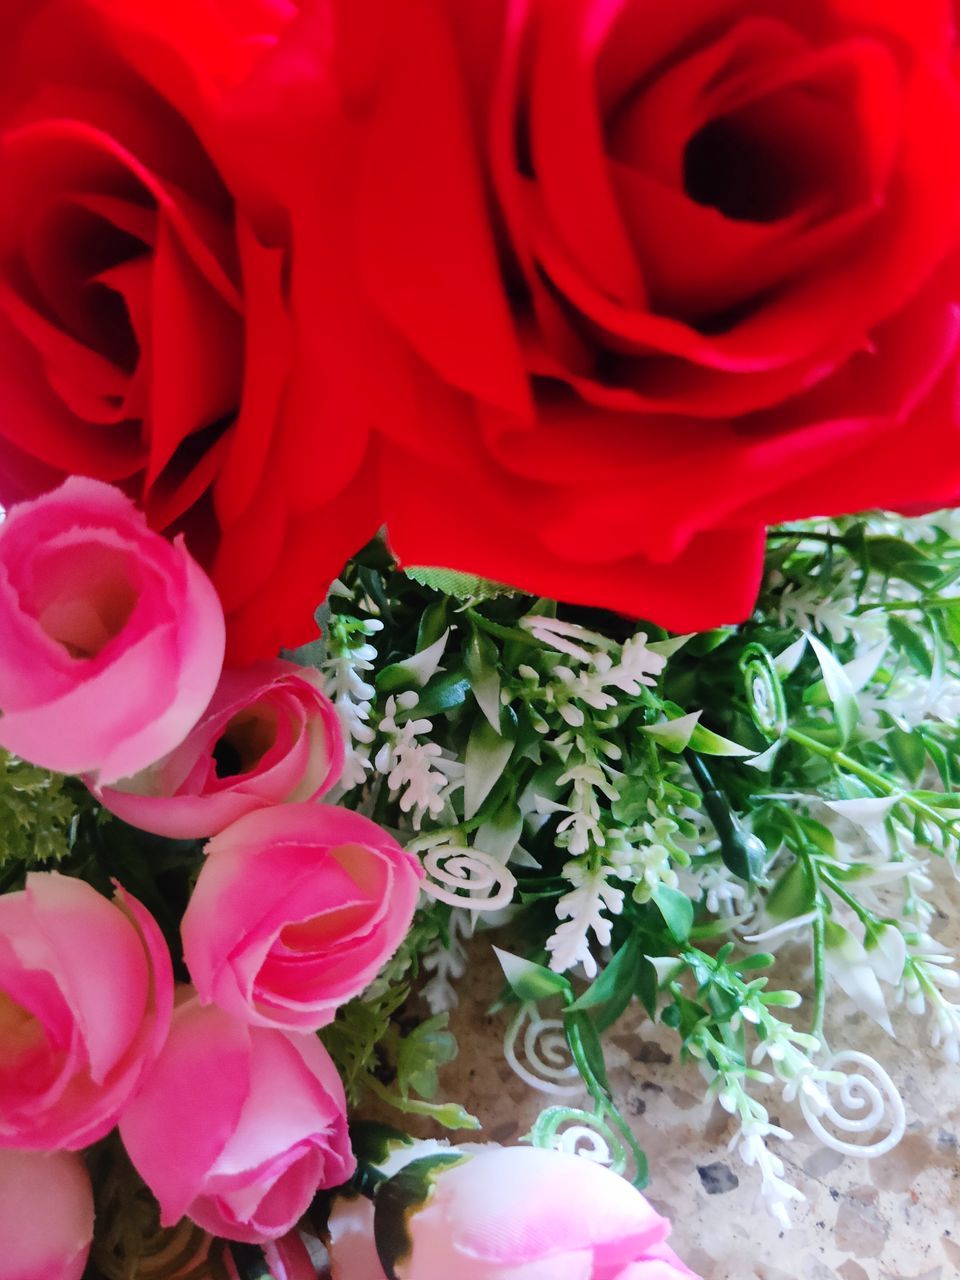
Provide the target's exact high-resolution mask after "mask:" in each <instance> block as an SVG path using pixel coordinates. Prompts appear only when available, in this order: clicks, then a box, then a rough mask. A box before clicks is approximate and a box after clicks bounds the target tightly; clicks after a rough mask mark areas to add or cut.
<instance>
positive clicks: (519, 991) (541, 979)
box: [493, 947, 573, 1000]
mask: <svg viewBox="0 0 960 1280" xmlns="http://www.w3.org/2000/svg"><path fill="white" fill-rule="evenodd" d="M493 951H494V955H495V956H496V957H497V959H498V960H499V961H500V968H501V969H502V970H503V976H504V977H505V978H506V980H507V982H508V983H509V984H510V987H511V989H512V990H513V993H514V995H516V996H517V997H519V999H521V1000H546V999H548V998H549V997H550V996H556V995H560V994H564V995H566V996H568V997H571V998H572V996H573V987H571V985H570V980H569V978H566V977H564V975H563V974H562V973H554V972H553V970H552V969H546V968H544V966H543V965H542V964H534V963H533V961H532V960H524V959H523V957H522V956H515V955H513V954H512V953H511V952H509V951H501V949H500V948H499V947H494V948H493Z"/></svg>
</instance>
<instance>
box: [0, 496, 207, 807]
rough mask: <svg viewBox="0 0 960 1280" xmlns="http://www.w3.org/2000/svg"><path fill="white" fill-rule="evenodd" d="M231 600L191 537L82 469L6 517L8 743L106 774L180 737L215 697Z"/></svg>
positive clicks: (3, 585) (0, 533)
mask: <svg viewBox="0 0 960 1280" xmlns="http://www.w3.org/2000/svg"><path fill="white" fill-rule="evenodd" d="M223 649H224V623H223V611H222V609H221V607H220V602H219V600H218V599H217V595H216V592H215V591H214V589H213V587H212V585H211V584H210V582H209V580H208V579H207V577H206V576H205V575H204V573H203V572H202V571H201V569H200V568H199V567H198V566H197V565H196V563H195V562H194V561H193V560H192V559H191V557H190V556H189V554H188V553H187V551H186V548H185V547H184V545H183V543H182V541H180V540H177V541H176V542H175V543H173V544H171V543H169V542H167V541H166V540H165V539H164V538H162V537H160V536H159V535H158V534H155V533H151V532H150V530H149V529H148V528H147V526H146V522H145V521H144V518H143V516H142V515H141V514H140V512H138V511H137V509H136V508H135V507H134V505H133V503H132V502H131V501H130V500H129V499H128V498H126V497H124V495H123V494H122V493H121V492H120V491H119V490H118V489H114V488H111V487H110V486H109V485H106V484H102V483H101V482H99V481H96V480H86V479H81V478H78V477H73V478H71V479H69V480H66V481H65V482H64V483H63V484H62V485H61V486H60V488H59V489H56V490H54V491H53V492H52V493H48V494H45V495H44V496H43V497H41V498H37V499H36V500H35V501H33V502H24V503H21V504H20V505H19V506H16V507H14V508H13V509H12V510H11V511H10V512H9V513H8V514H7V517H6V519H5V520H4V521H3V523H2V524H0V651H2V653H3V659H4V660H3V663H2V665H0V710H2V712H3V715H2V718H0V745H2V746H4V747H6V748H7V749H8V750H10V751H13V752H15V753H16V754H17V755H19V756H22V757H23V758H24V759H26V760H30V761H32V762H33V763H35V764H39V765H42V766H43V767H44V768H47V769H56V770H59V771H60V772H61V773H94V772H95V773H97V774H98V775H99V779H100V781H101V783H111V782H115V781H116V780H117V779H118V778H122V777H127V776H128V775H129V774H132V773H136V772H137V771H138V770H139V769H143V768H144V767H145V766H146V765H148V764H152V763H153V762H154V761H155V760H158V759H159V758H160V757H161V756H162V755H164V754H165V753H166V752H167V751H169V750H170V748H171V747H173V746H175V745H176V744H177V743H178V742H179V741H180V740H181V739H182V738H183V737H184V736H185V735H186V734H187V733H188V732H189V731H190V729H192V728H193V726H194V724H195V723H196V721H197V718H198V717H199V716H200V714H201V712H202V711H203V710H204V708H205V707H206V705H207V703H208V702H209V701H210V696H211V694H212V693H213V691H214V689H215V688H216V685H217V680H218V678H219V676H220V668H221V666H222V663H223Z"/></svg>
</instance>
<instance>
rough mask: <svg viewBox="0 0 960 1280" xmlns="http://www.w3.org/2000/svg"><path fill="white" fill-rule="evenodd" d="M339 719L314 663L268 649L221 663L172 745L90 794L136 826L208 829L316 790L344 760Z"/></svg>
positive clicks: (189, 832) (183, 834)
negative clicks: (231, 664)
mask: <svg viewBox="0 0 960 1280" xmlns="http://www.w3.org/2000/svg"><path fill="white" fill-rule="evenodd" d="M343 758H344V742H343V730H342V728H341V726H340V719H339V717H338V715H337V712H336V709H335V708H334V706H333V703H332V702H331V701H330V699H329V698H328V697H327V696H326V694H325V693H324V692H323V689H322V681H321V679H320V677H319V676H318V675H317V673H316V672H315V671H311V670H310V669H309V668H307V667H298V666H296V665H294V663H292V662H283V661H280V660H279V659H275V660H274V661H272V662H263V663H257V664H255V665H254V666H252V667H244V668H239V669H232V668H231V669H228V670H226V671H224V673H223V675H222V677H221V679H220V684H219V685H218V686H217V690H216V693H215V694H214V695H213V698H212V699H211V701H210V705H209V706H208V707H207V710H206V712H205V713H204V715H203V717H202V719H201V720H200V721H199V722H198V724H197V726H196V728H194V729H193V730H192V731H191V732H190V733H189V734H188V735H187V737H186V738H185V739H184V740H183V742H181V743H180V745H179V746H178V747H175V748H174V750H173V751H171V752H170V753H169V755H167V756H165V757H164V758H163V759H162V760H160V761H158V762H157V763H156V764H155V765H153V766H151V767H150V768H149V769H145V770H144V771H143V772H141V773H139V774H137V775H136V776H135V777H133V778H128V779H126V780H124V782H123V783H122V784H121V785H120V786H117V787H96V786H95V787H94V794H95V795H96V797H97V799H98V800H99V801H100V803H101V804H103V805H104V806H105V807H106V808H108V809H109V810H110V811H111V812H112V813H115V814H116V815H117V816H118V817H120V818H123V820H124V821H125V822H129V823H130V824H131V825H132V826H134V827H139V828H141V830H143V831H153V832H155V833H156V834H158V835H163V836H170V837H172V838H174V839H180V840H182V839H189V838H194V837H198V836H212V835H216V834H217V833H218V832H220V831H222V830H223V829H224V828H225V827H227V826H229V825H230V823H231V822H234V821H235V820H236V819H237V818H240V817H243V815H244V814H246V813H252V812H253V810H254V809H263V808H268V807H269V806H271V805H276V804H284V803H293V802H296V801H304V800H315V799H317V797H319V796H321V795H323V794H324V792H326V791H328V790H329V789H330V788H331V787H332V786H333V785H334V783H335V782H336V781H337V779H338V778H339V777H340V773H341V770H342V768H343Z"/></svg>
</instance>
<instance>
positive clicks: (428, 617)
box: [417, 600, 449, 653]
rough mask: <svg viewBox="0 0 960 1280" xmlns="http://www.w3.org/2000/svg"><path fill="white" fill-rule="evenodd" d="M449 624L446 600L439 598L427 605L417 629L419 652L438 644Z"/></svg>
mask: <svg viewBox="0 0 960 1280" xmlns="http://www.w3.org/2000/svg"><path fill="white" fill-rule="evenodd" d="M448 625H449V624H448V621H447V601H446V600H437V601H435V602H434V603H433V604H430V605H427V607H426V609H424V611H423V613H422V614H421V616H420V626H419V628H418V629H417V653H420V652H421V651H422V650H424V649H429V648H430V646H431V645H432V644H436V642H437V641H438V640H439V639H440V637H441V636H442V635H443V633H444V632H445V631H446V629H447V626H448Z"/></svg>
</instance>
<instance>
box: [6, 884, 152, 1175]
mask: <svg viewBox="0 0 960 1280" xmlns="http://www.w3.org/2000/svg"><path fill="white" fill-rule="evenodd" d="M172 1001H173V974H172V971H171V965H170V956H169V953H168V951H167V947H166V944H165V943H164V941H163V938H162V936H161V934H160V930H159V929H158V928H157V926H156V923H155V922H154V920H153V918H152V916H151V915H150V914H149V913H148V912H147V911H145V910H144V908H143V907H142V906H141V905H140V903H139V902H137V900H136V898H132V897H130V895H129V894H126V893H124V892H123V890H122V889H120V890H118V892H117V897H116V898H115V900H114V901H113V902H110V901H109V900H108V899H107V898H103V897H101V895H100V894H99V893H97V891H96V890H95V889H93V888H92V887H91V886H90V885H88V884H86V883H85V882H84V881H82V880H73V879H71V878H70V877H68V876H62V875H59V874H58V873H57V872H55V871H48V872H37V873H34V874H32V875H29V876H28V877H27V885H26V888H25V889H22V890H20V891H19V892H16V893H7V894H4V895H3V896H2V897H0V1045H2V1046H3V1055H2V1058H0V1147H23V1148H29V1149H31V1150H53V1149H55V1148H58V1147H64V1148H68V1149H70V1150H77V1149H79V1148H80V1147H86V1146H89V1144H90V1143H91V1142H96V1141H97V1139H99V1138H102V1137H103V1136H104V1134H105V1133H107V1132H109V1130H110V1129H112V1128H113V1126H114V1125H115V1124H116V1122H117V1116H118V1115H119V1114H120V1111H121V1109H122V1108H123V1107H124V1106H125V1104H126V1103H127V1102H128V1101H129V1099H130V1097H131V1096H132V1095H133V1093H134V1092H135V1090H136V1089H137V1087H138V1085H139V1084H140V1082H141V1079H142V1077H143V1075H144V1072H145V1070H146V1068H147V1067H148V1066H149V1065H150V1063H151V1062H152V1061H153V1060H154V1058H155V1057H156V1055H157V1053H158V1052H159V1050H160V1046H161V1045H162V1043H163V1041H164V1038H165V1037H166V1034H167V1028H168V1026H169V1024H170V1010H171V1005H172Z"/></svg>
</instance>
